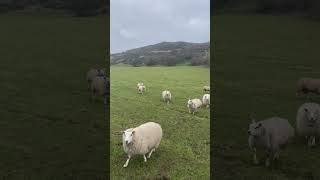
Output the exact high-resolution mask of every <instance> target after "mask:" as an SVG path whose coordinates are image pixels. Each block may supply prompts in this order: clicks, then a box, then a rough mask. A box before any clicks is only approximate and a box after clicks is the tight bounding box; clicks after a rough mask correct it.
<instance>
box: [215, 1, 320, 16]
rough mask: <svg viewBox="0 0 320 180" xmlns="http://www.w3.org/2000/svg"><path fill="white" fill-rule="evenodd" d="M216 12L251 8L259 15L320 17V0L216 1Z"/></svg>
mask: <svg viewBox="0 0 320 180" xmlns="http://www.w3.org/2000/svg"><path fill="white" fill-rule="evenodd" d="M214 2H215V3H214V5H213V6H214V9H215V10H218V11H219V10H224V9H230V8H233V9H236V8H240V7H241V8H243V7H246V6H247V7H251V8H253V9H251V10H253V11H255V12H257V13H270V14H272V13H299V14H302V15H306V16H308V17H312V18H319V17H320V0H215V1H214Z"/></svg>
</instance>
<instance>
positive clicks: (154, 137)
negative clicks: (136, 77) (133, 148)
mask: <svg viewBox="0 0 320 180" xmlns="http://www.w3.org/2000/svg"><path fill="white" fill-rule="evenodd" d="M134 130H135V132H136V135H135V137H137V138H138V139H139V140H138V141H139V142H142V144H143V145H145V146H146V148H147V149H148V151H149V150H151V149H152V148H157V147H158V145H159V143H160V141H161V139H162V128H161V126H160V125H159V124H157V123H154V122H148V123H145V124H142V125H140V126H138V127H136V128H135V129H134Z"/></svg>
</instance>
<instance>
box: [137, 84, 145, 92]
mask: <svg viewBox="0 0 320 180" xmlns="http://www.w3.org/2000/svg"><path fill="white" fill-rule="evenodd" d="M145 91H146V87H145V86H144V85H141V86H139V87H138V92H139V93H141V94H143V92H145Z"/></svg>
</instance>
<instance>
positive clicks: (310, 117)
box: [296, 103, 320, 146]
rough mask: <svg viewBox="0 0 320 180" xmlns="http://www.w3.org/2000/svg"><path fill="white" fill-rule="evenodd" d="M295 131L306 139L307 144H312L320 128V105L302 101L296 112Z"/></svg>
mask: <svg viewBox="0 0 320 180" xmlns="http://www.w3.org/2000/svg"><path fill="white" fill-rule="evenodd" d="M296 128H297V133H298V134H299V135H301V136H304V137H305V138H306V139H307V142H308V143H307V144H308V146H314V145H315V141H316V136H317V135H319V130H320V105H319V104H316V103H304V104H302V105H301V106H300V107H299V109H298V112H297V122H296Z"/></svg>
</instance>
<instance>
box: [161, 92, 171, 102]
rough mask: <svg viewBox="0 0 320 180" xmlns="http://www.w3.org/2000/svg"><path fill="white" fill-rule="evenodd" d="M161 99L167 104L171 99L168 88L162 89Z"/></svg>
mask: <svg viewBox="0 0 320 180" xmlns="http://www.w3.org/2000/svg"><path fill="white" fill-rule="evenodd" d="M162 99H163V101H164V102H166V103H167V104H169V102H170V101H171V92H170V91H169V90H165V91H162Z"/></svg>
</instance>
